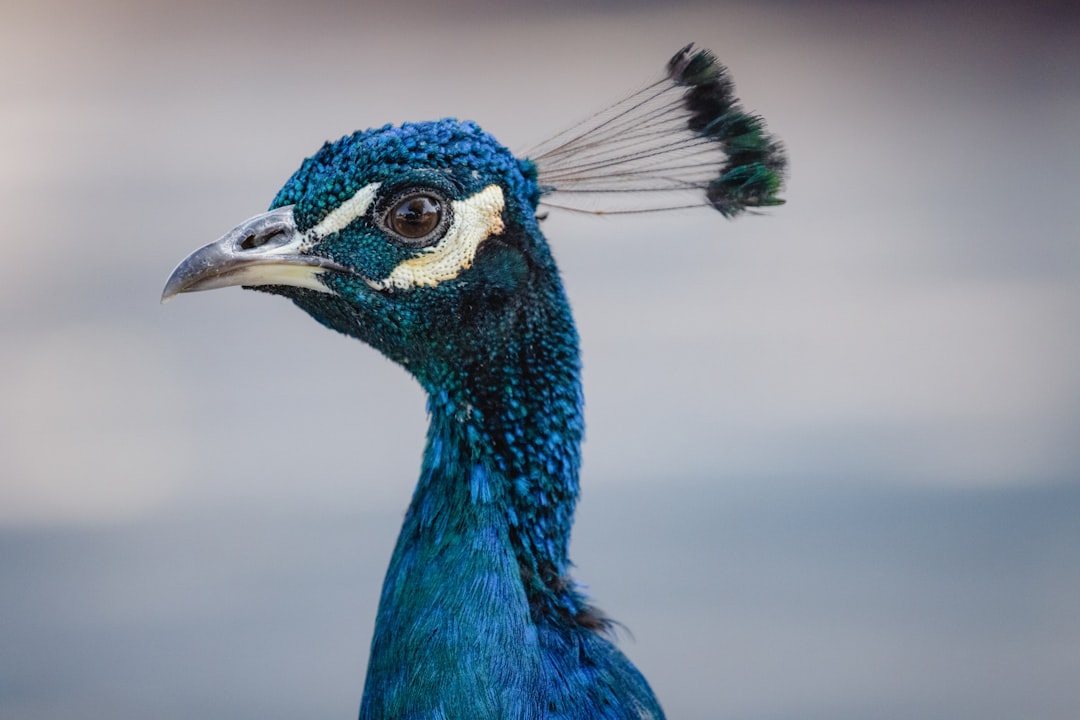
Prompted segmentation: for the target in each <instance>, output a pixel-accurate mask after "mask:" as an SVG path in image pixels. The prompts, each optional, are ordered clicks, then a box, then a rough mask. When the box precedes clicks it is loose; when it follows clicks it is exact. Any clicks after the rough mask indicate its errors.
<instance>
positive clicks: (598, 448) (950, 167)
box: [0, 0, 1080, 720]
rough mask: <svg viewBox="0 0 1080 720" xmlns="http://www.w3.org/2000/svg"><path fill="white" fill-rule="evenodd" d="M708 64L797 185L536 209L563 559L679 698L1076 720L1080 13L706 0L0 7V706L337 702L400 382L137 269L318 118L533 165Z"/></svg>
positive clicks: (800, 710)
mask: <svg viewBox="0 0 1080 720" xmlns="http://www.w3.org/2000/svg"><path fill="white" fill-rule="evenodd" d="M691 40H693V41H696V42H697V43H698V44H700V45H703V46H706V47H710V48H712V49H714V50H715V51H716V53H717V54H718V55H719V57H720V58H721V59H722V61H723V62H725V63H726V64H727V65H728V66H729V67H730V68H731V70H732V72H733V74H734V76H735V78H736V81H737V85H738V89H739V93H740V95H741V96H742V97H743V99H744V101H745V103H746V105H747V106H748V107H750V108H752V109H755V110H757V111H759V112H761V113H762V114H764V115H765V116H766V117H767V119H768V121H769V124H770V127H771V128H772V129H773V130H774V131H775V132H776V133H778V134H779V135H780V136H781V137H782V138H783V139H784V140H785V142H786V143H787V146H788V148H789V151H790V156H791V181H790V186H789V190H788V192H787V196H788V198H789V204H788V205H786V206H785V207H782V208H778V209H776V210H775V211H772V212H770V213H768V214H767V216H765V217H747V218H744V219H741V220H739V221H738V222H735V223H728V222H725V221H723V220H722V219H721V218H720V217H719V216H718V215H716V214H715V213H713V212H711V211H708V210H704V209H703V210H700V211H689V212H681V213H674V214H658V215H655V216H630V217H606V218H594V217H586V216H577V215H568V214H560V213H557V212H552V213H551V215H550V217H549V218H548V219H547V220H546V221H545V223H544V228H545V231H546V233H547V235H548V237H549V238H550V239H551V243H552V245H553V246H554V249H555V252H556V255H557V258H558V260H559V261H560V263H561V266H562V268H563V271H564V273H565V276H566V283H567V286H568V290H569V293H570V296H571V299H572V302H573V303H574V307H575V310H576V313H577V318H578V320H579V324H580V331H581V335H582V337H583V346H584V358H585V367H586V370H585V384H586V394H587V397H588V423H589V435H588V440H587V443H586V446H585V474H584V479H583V484H584V497H583V501H582V504H581V506H580V514H579V516H578V522H577V525H576V529H575V536H574V545H573V551H574V552H573V556H574V558H575V560H576V561H577V564H578V571H577V576H578V577H579V578H580V579H581V580H583V581H584V582H586V583H587V584H588V585H589V587H590V592H591V594H592V595H593V597H594V598H595V599H596V601H597V602H598V603H599V605H600V606H601V607H603V608H604V609H605V610H606V611H608V612H609V613H610V614H611V615H612V616H613V617H615V618H617V619H619V620H620V621H622V622H623V623H624V624H625V625H626V627H627V628H629V629H630V631H632V636H630V635H629V634H627V635H625V636H624V637H623V640H622V646H623V647H624V648H625V650H626V652H627V653H628V654H629V655H630V656H631V657H632V658H633V659H634V661H635V662H636V663H638V665H639V666H640V667H641V668H642V670H643V671H644V673H645V674H646V676H647V677H648V678H649V679H650V681H651V682H652V684H653V687H654V689H655V690H656V692H657V694H658V695H659V697H660V698H661V701H662V702H663V704H664V706H665V707H666V709H667V711H668V714H669V716H670V717H671V718H684V719H685V718H712V717H731V718H800V719H803V720H805V719H806V718H829V719H830V720H838V719H844V718H852V719H854V718H860V719H861V718H868V717H872V718H875V719H877V720H880V719H882V718H897V719H901V718H903V719H907V718H913V717H918V718H943V719H945V718H947V719H949V720H960V719H964V718H980V719H982V718H991V717H994V718H1019V717H1025V718H1043V719H1044V720H1049V719H1055V718H1061V719H1065V718H1069V719H1071V718H1075V717H1080V683H1078V682H1077V678H1080V371H1078V368H1080V230H1078V225H1080V223H1078V221H1077V217H1078V216H1077V207H1078V205H1077V203H1078V201H1077V195H1078V193H1080V170H1078V168H1080V141H1078V139H1077V138H1078V131H1080V79H1078V78H1080V14H1078V13H1077V12H1076V11H1075V9H1074V6H1073V5H1072V3H1069V2H1031V3H1012V4H1006V3H1000V4H994V3H966V4H948V3H934V2H925V3H922V2H900V3H888V4H886V3H859V2H853V1H852V2H819V3H796V2H779V1H775V2H770V1H765V2H753V3H751V2H746V3H722V2H716V1H715V0H709V1H708V2H705V1H703V2H664V3H655V4H653V3H648V2H635V3H616V2H600V3H585V2H569V1H566V0H559V1H556V2H552V3H540V2H511V3H501V2H495V1H494V0H490V1H486V2H485V1H481V0H478V1H476V2H466V3H461V4H457V5H452V4H449V3H438V2H428V3H426V4H419V5H416V4H405V3H392V4H391V3H388V4H383V5H376V4H363V3H358V2H357V3H350V2H306V3H297V4H295V5H293V4H287V3H270V2H268V3H259V2H242V3H220V4H219V3H212V2H186V3H178V2H126V1H121V0H104V1H99V2H74V1H72V2H49V1H44V2H41V1H39V2H33V3H29V2H22V3H19V2H4V3H3V4H0V217H2V228H3V230H2V233H0V337H2V345H0V717H4V718H12V719H14V718H30V719H46V718H70V717H80V718H87V719H89V718H103V719H106V718H107V719H110V720H112V719H116V718H156V719H158V720H169V719H171V718H188V717H205V718H218V717H220V718H225V717H227V718H233V719H235V718H260V719H265V718H292V717H328V718H329V717H337V718H344V717H351V716H353V715H354V713H355V712H356V708H357V705H358V702H359V698H360V693H361V685H362V680H363V674H364V668H365V662H366V657H367V645H368V642H369V639H370V633H371V627H372V623H373V620H374V613H375V605H376V601H377V597H378V591H379V587H380V584H381V580H382V573H383V569H384V567H385V564H386V562H387V560H388V557H389V553H390V549H391V547H392V544H393V541H394V538H395V536H396V532H397V527H398V523H399V522H400V519H401V515H402V513H403V511H404V508H405V506H406V504H407V501H408V497H409V495H410V492H411V489H412V484H413V481H414V478H415V474H416V471H417V467H418V465H419V454H420V450H421V447H422V442H423V431H424V426H425V416H424V398H423V396H422V393H421V392H420V390H419V389H418V388H417V387H416V386H414V384H413V382H412V381H411V380H410V378H409V377H407V376H406V374H405V373H404V372H403V371H401V370H400V369H398V368H397V367H395V366H393V365H391V364H390V363H389V362H387V361H385V360H383V359H382V358H381V357H380V356H378V355H377V354H376V353H375V352H374V351H372V350H370V349H368V348H366V347H364V346H362V345H361V344H360V343H358V342H355V341H352V340H348V339H345V338H342V337H339V336H336V335H334V334H332V333H330V332H328V331H326V330H324V329H323V328H321V327H319V326H318V325H317V324H316V323H315V322H313V321H311V320H310V319H309V318H308V317H307V316H305V315H303V314H302V313H301V312H300V311H298V310H297V309H295V308H294V307H293V306H291V305H290V304H288V303H287V302H284V301H282V300H280V299H278V298H271V297H267V296H265V295H258V294H255V293H248V292H243V291H241V290H239V289H230V290H227V291H218V292H215V293H209V294H202V295H192V296H184V297H181V298H180V299H178V300H177V301H175V302H173V303H171V304H169V305H168V306H166V307H161V306H159V305H158V296H159V293H160V291H161V286H162V284H163V282H164V280H165V278H166V276H167V275H168V273H169V271H170V270H171V269H172V267H173V266H174V264H175V263H176V262H177V261H179V260H180V259H181V258H182V257H183V256H184V255H186V254H187V253H188V252H189V251H191V250H192V249H194V248H195V247H197V246H200V245H202V244H204V243H206V242H209V241H211V240H213V239H214V238H216V237H218V236H219V235H221V234H222V233H223V232H225V231H226V230H228V229H229V228H231V227H232V226H233V225H234V224H236V223H237V222H239V221H241V220H243V219H245V218H246V217H248V216H250V215H253V214H255V213H257V212H260V211H262V210H264V209H265V208H266V206H267V204H268V203H269V201H270V200H271V199H272V197H273V195H274V193H275V191H276V190H277V188H278V187H279V186H280V185H281V184H282V183H283V182H284V180H285V179H286V178H287V177H288V176H289V175H290V174H291V172H292V171H293V170H294V169H295V168H296V167H297V166H298V165H299V163H300V161H301V159H302V158H303V157H305V156H306V155H309V154H311V153H312V152H314V151H315V150H316V149H317V148H318V147H319V145H320V144H321V143H322V142H323V141H324V140H326V139H336V138H338V137H340V136H341V135H343V134H346V133H349V132H352V131H353V130H356V129H360V128H365V127H369V126H375V125H381V124H383V123H386V122H400V121H404V120H423V119H432V118H438V117H442V116H458V117H468V118H472V119H475V120H477V121H479V122H480V123H481V124H482V125H483V126H484V127H485V128H486V129H488V130H490V131H491V132H492V133H494V134H495V135H496V136H497V137H499V138H500V139H501V140H502V141H503V142H504V143H506V144H507V145H508V146H510V147H511V148H514V149H517V150H520V151H524V150H525V149H527V148H528V147H529V146H530V145H532V144H533V143H536V142H538V141H540V140H543V139H545V138H546V137H547V136H548V135H550V134H551V133H553V132H555V131H556V130H558V129H561V128H562V127H564V126H565V125H567V124H569V123H572V122H574V121H576V120H578V119H580V118H581V117H583V116H584V115H587V114H588V113H589V112H590V111H592V110H595V109H598V108H600V107H602V106H603V105H605V104H606V103H607V102H609V101H612V100H615V99H617V98H619V97H620V96H621V95H623V94H624V93H626V92H628V91H631V90H634V89H636V88H637V87H639V86H641V85H642V84H644V83H645V82H646V81H649V80H651V79H654V78H655V77H657V76H658V74H659V72H660V71H661V68H662V66H663V64H664V62H666V60H667V59H668V57H670V55H671V54H672V53H673V52H674V51H675V50H677V49H678V48H680V47H681V46H682V45H684V44H685V43H686V42H688V41H691Z"/></svg>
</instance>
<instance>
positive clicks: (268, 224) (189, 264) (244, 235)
mask: <svg viewBox="0 0 1080 720" xmlns="http://www.w3.org/2000/svg"><path fill="white" fill-rule="evenodd" d="M305 240H306V236H305V235H304V234H303V233H301V232H299V231H298V230H297V229H296V223H295V221H294V220H293V212H292V206H291V205H288V206H286V207H280V208H277V209H276V210H271V211H270V212H266V213H263V214H262V215H256V216H255V217H253V218H251V219H250V220H246V221H245V222H243V223H242V224H240V225H238V226H237V227H236V228H234V229H232V230H230V231H229V232H227V233H225V235H224V236H223V237H222V238H221V239H220V240H218V241H216V242H212V243H210V244H209V245H206V246H205V247H201V248H199V249H198V250H196V251H195V252H193V253H191V254H190V255H188V256H187V257H186V258H184V260H183V261H182V262H181V263H180V264H179V265H177V266H176V269H175V270H173V272H172V275H170V276H169V279H168V281H166V283H165V289H164V290H163V291H162V293H161V302H165V301H167V300H170V299H171V298H173V297H174V296H176V295H179V294H180V293H185V292H197V291H199V290H213V289H215V288H222V287H229V286H230V285H248V286H254V285H293V286H296V287H305V288H309V289H311V290H317V291H319V292H325V293H328V292H331V291H330V290H329V289H328V288H327V287H326V285H324V284H323V283H322V282H320V281H319V279H318V275H320V274H321V273H322V272H324V271H325V270H341V271H345V272H348V271H347V270H346V269H345V268H343V267H342V266H340V265H338V264H337V263H335V262H333V261H332V260H329V259H327V258H322V257H318V256H314V255H302V254H300V250H301V247H302V246H303V244H304V242H305Z"/></svg>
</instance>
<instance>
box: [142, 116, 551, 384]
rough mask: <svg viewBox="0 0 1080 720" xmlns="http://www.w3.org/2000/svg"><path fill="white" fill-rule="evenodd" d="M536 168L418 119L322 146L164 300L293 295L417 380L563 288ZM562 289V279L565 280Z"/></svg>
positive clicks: (474, 130)
mask: <svg viewBox="0 0 1080 720" xmlns="http://www.w3.org/2000/svg"><path fill="white" fill-rule="evenodd" d="M539 197H540V189H539V185H538V184H537V180H536V171H535V166H534V165H533V164H532V163H531V162H530V161H527V160H518V159H517V158H515V157H514V155H513V154H512V153H510V152H509V151H508V150H507V149H506V148H504V147H503V146H502V145H500V144H499V143H498V142H496V141H495V139H494V138H492V136H491V135H489V134H488V133H486V132H484V131H483V130H481V129H480V128H479V127H478V126H477V125H476V124H475V123H472V122H459V121H457V120H451V119H447V120H440V121H436V122H425V123H410V124H404V125H402V126H400V127H394V126H389V125H387V126H385V127H382V128H378V129H374V130H368V131H365V132H358V133H355V134H353V135H349V136H347V137H344V138H342V139H341V140H338V141H337V142H334V143H326V144H325V145H324V146H323V147H322V148H321V149H320V150H319V151H318V152H317V153H316V154H315V155H313V156H312V157H310V158H308V159H307V160H305V161H304V163H303V164H302V165H301V167H300V169H299V170H297V171H296V173H295V174H293V176H292V177H291V178H290V179H289V180H288V182H286V183H285V185H284V187H282V188H281V190H280V191H279V192H278V194H277V197H276V198H275V199H274V201H273V203H272V205H271V210H270V211H269V212H266V213H263V214H261V215H257V216H255V217H253V218H251V219H249V220H247V221H246V222H244V223H242V224H241V225H239V226H238V227H236V228H235V229H233V230H232V231H230V232H229V233H227V234H226V235H225V236H223V237H222V238H221V239H220V240H218V241H217V242H214V243H211V244H210V245H207V246H205V247H203V248H201V249H199V250H197V251H196V252H194V253H193V254H192V255H190V256H189V257H188V258H187V259H185V260H184V261H183V262H182V263H181V264H180V265H179V266H178V267H177V268H176V270H175V271H174V273H173V275H172V276H171V277H170V278H169V281H168V283H167V285H166V287H165V290H164V293H163V295H162V297H163V299H168V298H171V297H172V296H174V295H176V294H178V293H182V292H192V291H197V290H210V289H213V288H220V287H227V286H231V285H243V286H245V287H248V288H252V289H256V290H262V291H264V292H270V293H274V294H278V295H284V296H286V297H288V298H290V299H292V300H293V301H294V302H295V303H296V304H297V305H299V306H300V307H301V308H302V309H304V310H305V311H306V312H308V313H309V314H310V315H311V316H312V317H314V318H315V319H316V320H318V321H319V322H321V323H322V324H324V325H326V326H328V327H330V328H332V329H334V330H337V331H339V332H342V333H345V334H347V335H351V336H354V337H357V338H359V339H360V340H363V341H364V342H366V343H368V344H370V345H372V346H373V347H375V348H376V349H378V350H379V351H381V352H382V353H384V354H385V355H387V356H388V357H390V358H391V359H392V360H394V361H396V362H398V363H400V364H402V365H404V366H406V367H407V368H409V369H410V370H412V371H413V372H414V374H417V375H418V376H419V377H420V379H421V380H425V379H427V378H426V377H425V376H427V375H430V374H432V373H437V372H438V370H439V368H440V367H446V366H449V365H450V364H451V363H456V364H460V362H461V360H462V355H463V354H468V353H469V348H465V347H462V345H463V344H474V345H476V348H474V350H475V349H478V348H482V347H484V346H485V345H487V346H488V347H489V349H490V342H492V340H493V339H494V338H497V337H500V336H505V334H503V333H497V332H495V330H497V329H503V330H505V327H503V323H505V322H508V321H511V320H512V319H511V318H510V315H512V314H513V312H514V309H515V308H517V307H520V305H521V303H523V302H524V301H525V300H526V299H531V300H536V298H535V297H529V296H531V295H533V294H535V293H536V292H537V288H538V287H541V286H543V285H544V279H545V278H549V279H551V278H554V276H555V272H554V266H553V264H552V261H551V258H550V254H549V253H548V251H547V247H546V244H545V241H544V239H543V236H542V235H541V234H540V232H539V231H538V228H537V224H536V218H535V213H536V205H537V202H538V200H539ZM556 282H557V281H556Z"/></svg>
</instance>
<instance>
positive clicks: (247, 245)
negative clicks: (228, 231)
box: [240, 230, 281, 250]
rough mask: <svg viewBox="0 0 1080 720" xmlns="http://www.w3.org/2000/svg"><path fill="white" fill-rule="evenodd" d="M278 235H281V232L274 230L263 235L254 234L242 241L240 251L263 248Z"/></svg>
mask: <svg viewBox="0 0 1080 720" xmlns="http://www.w3.org/2000/svg"><path fill="white" fill-rule="evenodd" d="M278 235H281V230H272V231H271V232H268V233H262V234H257V233H252V234H250V235H248V236H247V237H245V238H244V239H243V240H241V241H240V249H241V250H254V249H255V248H259V247H262V246H263V245H265V244H266V243H268V242H270V241H271V240H273V239H274V238H276V237H277V236H278Z"/></svg>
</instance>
